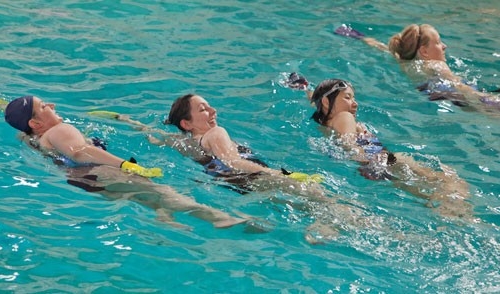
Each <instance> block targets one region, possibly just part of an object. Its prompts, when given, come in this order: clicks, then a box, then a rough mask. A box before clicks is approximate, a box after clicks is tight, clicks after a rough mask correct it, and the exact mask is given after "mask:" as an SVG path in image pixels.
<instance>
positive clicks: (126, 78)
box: [0, 0, 500, 293]
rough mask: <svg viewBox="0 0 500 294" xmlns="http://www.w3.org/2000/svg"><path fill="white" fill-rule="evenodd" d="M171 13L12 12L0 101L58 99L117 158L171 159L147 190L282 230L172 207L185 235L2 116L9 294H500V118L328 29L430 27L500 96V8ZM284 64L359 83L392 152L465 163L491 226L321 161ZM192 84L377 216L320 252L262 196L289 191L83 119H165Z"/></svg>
mask: <svg viewBox="0 0 500 294" xmlns="http://www.w3.org/2000/svg"><path fill="white" fill-rule="evenodd" d="M176 2H177V1H161V3H159V1H145V0H144V1H89V2H88V3H84V2H80V1H1V4H0V27H1V29H2V33H1V34H0V75H1V77H2V79H1V89H0V93H1V96H2V97H3V98H5V99H7V100H10V99H13V98H15V97H18V96H21V95H27V94H30V95H37V96H40V97H42V98H43V99H45V100H47V101H50V102H54V103H56V104H57V109H58V112H59V113H60V114H61V115H63V116H64V117H65V118H66V119H67V121H69V122H72V123H74V124H75V125H76V126H77V127H78V128H79V129H81V130H82V131H84V132H86V133H88V134H89V135H98V136H100V137H102V138H105V139H106V140H107V141H108V142H109V149H110V151H112V152H113V153H115V154H117V155H119V156H122V157H129V156H134V157H135V158H137V160H138V161H139V162H140V163H143V164H144V165H148V166H153V165H154V166H161V167H163V168H164V171H165V177H164V178H161V179H157V180H155V182H157V183H160V184H165V185H170V186H172V187H174V188H175V189H176V190H177V191H179V192H181V193H182V194H185V195H190V196H193V197H195V198H196V200H197V201H198V202H201V203H206V204H208V205H211V206H214V207H217V208H219V209H223V210H226V211H229V212H232V211H241V212H244V213H247V214H250V215H253V216H255V217H258V218H261V219H264V220H266V221H267V222H269V224H270V226H271V227H272V230H271V231H270V232H268V233H265V234H250V233H247V232H245V229H244V227H243V226H235V227H232V228H229V229H224V230H222V229H215V228H213V227H212V226H211V225H210V224H209V223H207V222H204V221H201V220H199V219H196V218H193V217H190V216H188V215H185V214H180V213H179V214H177V215H176V218H177V221H178V222H180V223H182V224H185V225H188V226H190V227H191V228H192V230H184V229H179V228H174V227H171V226H168V225H166V224H163V223H161V222H159V221H157V220H156V219H155V213H154V212H153V211H152V210H151V209H149V208H147V207H144V206H141V205H140V204H137V203H134V202H130V201H119V200H118V201H108V200H106V199H105V198H104V197H102V196H100V195H98V194H92V193H87V192H85V191H83V190H80V189H77V188H75V187H72V186H69V185H67V184H66V180H65V178H64V173H63V172H62V171H60V170H59V169H58V168H57V167H55V166H53V165H52V164H51V162H50V161H49V160H47V159H44V158H42V157H41V156H40V155H38V154H37V153H36V152H35V151H32V150H30V149H29V148H28V147H26V146H24V145H23V144H21V143H20V142H19V141H18V140H17V139H16V138H15V134H16V132H15V131H14V130H13V129H12V128H11V127H10V126H8V125H7V124H6V123H1V124H0V130H1V139H0V140H1V143H2V146H3V147H2V152H1V153H0V161H1V162H2V163H1V167H2V169H1V172H0V191H1V192H0V194H1V200H2V201H0V211H1V213H0V291H2V292H7V293H9V292H12V293H35V292H36V293H39V292H42V293H54V292H56V293H117V292H132V293H161V292H164V293H180V292H184V293H200V292H201V293H253V292H259V293H401V292H403V291H404V292H407V293H471V292H481V293H488V292H489V293H493V292H499V291H500V282H499V281H500V269H499V267H500V266H499V264H500V233H499V229H498V226H499V225H500V186H499V184H498V182H499V181H498V178H499V176H500V160H499V156H500V149H499V147H498V146H499V145H498V141H499V138H500V131H499V126H500V122H499V121H498V118H497V117H493V116H488V115H484V114H478V113H471V112H464V111H462V110H461V109H459V108H457V107H455V106H453V105H451V104H449V103H447V102H439V103H431V102H428V101H426V98H425V97H423V96H421V95H420V94H419V93H417V92H416V91H415V90H414V88H413V87H414V85H412V83H411V81H410V80H409V79H407V78H406V77H405V76H403V75H402V72H401V71H400V69H399V67H398V65H397V64H396V62H395V61H394V60H393V59H392V57H390V56H388V55H387V54H384V53H382V52H378V51H376V50H374V49H371V48H368V47H367V46H366V45H365V44H363V43H362V42H359V41H356V40H350V39H345V38H342V37H339V36H336V35H334V34H333V33H332V32H333V30H334V29H335V28H336V27H337V26H339V25H340V24H342V23H348V24H352V26H353V27H355V28H358V29H360V30H362V31H364V32H369V33H370V35H373V36H374V37H376V38H377V39H379V40H383V41H385V40H387V39H388V38H389V37H390V36H391V35H392V34H393V33H395V32H397V31H399V30H400V29H401V28H402V27H403V26H405V25H406V24H409V23H413V22H418V23H431V24H433V25H434V26H436V27H437V28H438V30H439V31H440V32H441V37H442V39H443V41H444V42H445V43H447V45H448V50H447V52H448V59H449V62H450V65H451V67H452V68H453V70H454V71H455V72H457V73H458V74H459V75H461V76H463V77H464V78H466V79H467V80H469V81H471V82H474V83H477V84H478V86H479V87H480V88H487V89H493V88H499V87H500V81H499V79H498V69H499V68H500V51H499V50H500V49H499V48H500V40H499V38H498V27H499V25H500V20H499V18H498V15H500V4H499V3H498V1H493V0H491V1H474V2H468V3H460V4H457V3H456V1H440V2H439V3H432V4H430V3H428V2H427V1H417V2H413V3H412V4H401V2H400V1H395V0H384V1H376V2H377V3H371V2H368V1H335V2H331V1H309V2H308V3H307V5H306V4H305V3H303V2H302V1H217V2H215V1H214V2H213V3H212V4H207V3H205V1H186V2H181V3H176ZM291 71H299V72H301V73H303V74H304V75H305V76H307V77H308V79H309V80H310V81H312V82H316V83H317V82H319V81H321V80H322V79H324V78H330V77H342V78H344V79H347V80H349V81H351V82H352V83H353V84H354V87H355V88H356V91H357V92H356V96H357V100H358V101H359V103H360V110H359V118H360V119H361V120H362V121H365V122H368V124H369V126H370V127H371V128H372V129H374V130H375V131H377V132H378V135H379V137H380V139H381V140H382V142H384V143H385V144H386V145H387V146H388V148H389V149H390V150H392V151H404V152H410V153H412V154H414V155H415V156H416V157H418V158H421V159H422V160H423V161H425V162H427V163H429V164H433V163H436V162H439V161H440V162H442V163H445V164H447V165H449V166H451V167H453V168H454V169H456V171H457V172H458V174H459V175H460V176H461V177H462V178H464V179H465V180H466V181H467V182H468V183H469V184H470V191H471V199H470V202H471V203H472V204H473V206H474V212H475V214H476V217H477V218H479V219H480V222H479V223H472V224H471V223H462V222H459V221H452V220H449V219H442V218H441V217H440V216H439V215H437V214H436V213H434V212H433V211H432V210H430V209H428V208H426V207H424V206H423V201H422V200H420V199H418V198H416V197H414V196H413V195H411V194H408V193H406V192H404V191H401V190H398V189H395V188H394V187H392V186H391V184H390V183H387V182H373V181H368V180H366V179H364V178H363V177H361V176H360V175H359V174H358V173H357V171H356V164H355V163H352V162H349V161H347V160H343V159H337V160H335V159H331V158H328V157H327V156H325V155H324V153H322V152H321V149H322V148H323V147H325V146H326V144H327V143H328V142H327V141H326V140H324V139H323V138H321V133H320V132H319V131H318V129H317V127H316V125H315V124H314V123H313V122H312V121H311V120H309V117H310V115H311V114H312V111H311V109H310V108H309V106H308V105H307V102H306V101H305V99H304V94H303V93H302V92H295V91H292V90H290V89H284V88H281V87H280V86H279V85H278V81H279V78H280V73H282V72H291ZM189 92H196V93H199V94H201V95H202V96H204V97H205V98H207V100H208V101H209V102H210V103H211V104H212V105H213V106H214V107H216V108H217V109H218V111H219V124H221V125H222V126H224V127H226V129H227V130H228V132H229V133H230V134H231V136H232V137H233V139H235V140H236V141H238V142H240V143H244V144H247V145H248V146H250V147H251V148H252V149H253V150H254V151H255V152H256V153H258V154H259V155H260V156H261V157H262V158H264V159H265V160H266V161H267V162H268V163H269V164H270V165H271V166H273V167H275V168H279V167H280V166H283V167H285V168H287V169H290V170H301V171H304V172H308V173H315V172H318V173H322V174H324V175H325V176H326V181H325V183H324V186H325V188H326V189H327V190H328V191H330V192H332V193H335V194H338V195H339V196H338V198H339V199H343V201H345V202H349V203H357V206H358V207H360V208H362V209H363V210H364V214H365V215H366V216H367V218H368V219H369V220H370V221H371V222H372V223H373V224H375V225H373V226H359V227H356V226H348V230H347V231H345V232H343V233H342V234H340V235H339V236H338V237H337V238H336V240H334V241H332V242H328V243H326V244H324V245H310V244H309V243H307V242H306V241H305V240H304V231H305V229H306V227H307V226H308V225H310V224H311V223H312V217H311V216H310V215H308V214H307V213H305V212H302V211H298V210H295V209H292V208H291V207H289V206H286V205H281V204H276V203H273V202H272V201H270V200H268V198H269V197H292V196H290V195H283V193H280V192H278V191H269V192H265V193H250V194H248V195H240V194H237V193H235V192H233V191H231V190H228V189H225V188H223V187H220V186H217V185H214V184H213V182H211V178H210V177H209V176H207V175H205V174H204V173H203V171H202V169H201V167H200V166H199V165H198V164H196V163H195V162H193V161H192V160H190V159H189V158H184V157H183V156H181V155H180V154H179V153H177V152H176V151H174V150H171V149H169V148H162V147H158V146H153V145H150V144H149V143H147V141H146V140H145V138H144V135H143V134H141V133H138V132H137V131H134V130H133V129H131V128H130V127H129V126H127V125H124V124H121V123H118V122H114V121H109V120H105V119H102V118H98V117H90V116H89V115H87V114H86V112H87V111H90V110H95V109H108V110H113V111H118V112H121V113H125V114H129V115H131V116H132V117H133V118H135V119H138V120H140V121H142V122H144V123H147V124H149V125H151V126H156V127H162V125H161V121H162V120H163V119H164V118H165V115H166V111H167V109H168V108H169V106H170V105H171V103H172V101H173V100H174V99H175V98H176V97H178V96H180V95H182V94H185V93H189ZM168 130H170V131H174V130H173V129H168ZM194 180H197V182H196V183H195V182H194ZM331 214H335V215H336V214H337V211H333V212H331ZM338 216H340V217H341V216H342V214H341V213H340V212H339V213H338ZM327 217H328V215H327ZM341 222H342V220H341ZM382 228H383V229H382Z"/></svg>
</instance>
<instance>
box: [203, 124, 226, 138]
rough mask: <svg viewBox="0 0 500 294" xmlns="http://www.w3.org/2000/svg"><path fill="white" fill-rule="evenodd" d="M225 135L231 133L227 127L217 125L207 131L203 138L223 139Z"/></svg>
mask: <svg viewBox="0 0 500 294" xmlns="http://www.w3.org/2000/svg"><path fill="white" fill-rule="evenodd" d="M224 137H229V134H228V133H227V131H226V129H224V128H223V127H220V126H216V127H213V128H211V129H210V130H209V131H208V132H206V133H205V135H204V136H203V140H209V139H211V138H214V139H221V138H224Z"/></svg>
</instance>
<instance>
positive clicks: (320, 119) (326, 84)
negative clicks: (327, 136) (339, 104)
mask: <svg viewBox="0 0 500 294" xmlns="http://www.w3.org/2000/svg"><path fill="white" fill-rule="evenodd" d="M341 83H344V84H346V85H347V86H349V87H351V88H352V86H351V84H349V83H348V82H346V81H344V80H340V79H329V80H324V81H322V82H321V83H320V84H319V85H318V86H317V87H316V89H314V92H313V94H312V97H311V101H312V102H314V104H315V105H316V111H315V112H314V113H313V115H312V116H311V118H312V119H314V121H315V122H317V123H319V124H320V125H325V123H326V121H327V120H328V116H329V115H330V113H331V112H332V109H333V105H334V104H335V99H336V98H337V96H338V95H339V93H340V91H342V90H344V89H345V88H343V87H342V88H339V89H337V90H335V91H333V92H331V93H329V94H328V92H330V91H331V90H332V89H333V88H334V87H335V86H337V85H339V84H341ZM353 90H354V89H353ZM325 94H328V96H326V97H327V98H328V101H329V102H330V103H329V105H328V111H327V112H326V113H323V109H322V103H321V99H322V98H323V96H325Z"/></svg>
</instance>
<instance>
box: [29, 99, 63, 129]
mask: <svg viewBox="0 0 500 294" xmlns="http://www.w3.org/2000/svg"><path fill="white" fill-rule="evenodd" d="M32 120H34V121H36V122H37V123H39V124H43V125H44V126H45V127H46V128H50V127H52V126H55V125H57V124H58V123H60V122H62V118H61V117H60V116H59V115H57V113H56V111H55V104H53V103H45V102H43V101H42V100H41V99H40V98H38V97H34V98H33V117H32Z"/></svg>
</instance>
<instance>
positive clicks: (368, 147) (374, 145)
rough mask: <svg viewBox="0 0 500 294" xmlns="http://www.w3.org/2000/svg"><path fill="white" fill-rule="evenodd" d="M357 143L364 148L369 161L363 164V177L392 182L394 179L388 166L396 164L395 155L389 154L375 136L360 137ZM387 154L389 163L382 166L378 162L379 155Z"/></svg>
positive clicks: (360, 170) (361, 167) (361, 171)
mask: <svg viewBox="0 0 500 294" xmlns="http://www.w3.org/2000/svg"><path fill="white" fill-rule="evenodd" d="M356 143H357V144H358V146H359V147H361V148H363V150H364V151H365V155H366V157H367V159H368V162H367V163H363V164H362V165H361V166H360V167H359V168H358V170H359V172H360V173H361V175H362V176H364V177H365V178H367V179H369V180H391V179H393V178H394V177H393V176H392V175H391V174H390V173H389V172H388V171H387V166H390V165H393V164H394V163H396V157H395V156H394V154H393V153H391V152H387V150H386V149H385V147H384V146H383V145H382V143H381V142H380V141H379V139H378V138H377V137H375V136H363V135H360V136H359V137H358V138H357V140H356ZM382 152H387V162H386V163H385V164H381V163H380V162H379V160H378V156H377V155H378V154H380V153H382Z"/></svg>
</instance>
